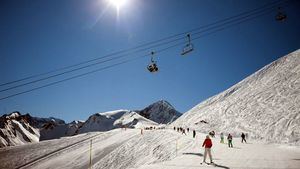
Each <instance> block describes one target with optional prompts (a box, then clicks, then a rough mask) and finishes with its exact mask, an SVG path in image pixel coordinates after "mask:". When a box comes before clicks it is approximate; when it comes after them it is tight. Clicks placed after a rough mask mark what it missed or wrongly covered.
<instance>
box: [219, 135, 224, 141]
mask: <svg viewBox="0 0 300 169" xmlns="http://www.w3.org/2000/svg"><path fill="white" fill-rule="evenodd" d="M220 138H221V141H220V143H224V134H223V133H221V134H220Z"/></svg>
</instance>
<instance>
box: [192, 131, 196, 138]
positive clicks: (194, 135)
mask: <svg viewBox="0 0 300 169" xmlns="http://www.w3.org/2000/svg"><path fill="white" fill-rule="evenodd" d="M195 137H196V131H195V130H193V138H195Z"/></svg>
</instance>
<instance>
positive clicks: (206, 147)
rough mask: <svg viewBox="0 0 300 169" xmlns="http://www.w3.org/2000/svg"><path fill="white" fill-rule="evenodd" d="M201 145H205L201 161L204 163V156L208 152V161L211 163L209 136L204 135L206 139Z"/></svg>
mask: <svg viewBox="0 0 300 169" xmlns="http://www.w3.org/2000/svg"><path fill="white" fill-rule="evenodd" d="M202 147H205V151H204V155H203V162H204V163H206V162H205V160H206V156H207V154H208V156H209V159H210V163H213V161H212V156H211V150H210V149H211V147H212V141H211V139H210V138H209V135H207V136H206V139H205V140H204V142H203V144H202Z"/></svg>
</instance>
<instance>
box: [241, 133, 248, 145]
mask: <svg viewBox="0 0 300 169" xmlns="http://www.w3.org/2000/svg"><path fill="white" fill-rule="evenodd" d="M241 137H242V143H243V142H244V141H245V143H247V141H246V139H245V138H246V135H245V134H244V133H242V135H241Z"/></svg>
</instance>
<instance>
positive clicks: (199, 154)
mask: <svg viewBox="0 0 300 169" xmlns="http://www.w3.org/2000/svg"><path fill="white" fill-rule="evenodd" d="M182 154H183V155H196V156H200V157H203V154H201V153H182Z"/></svg>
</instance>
